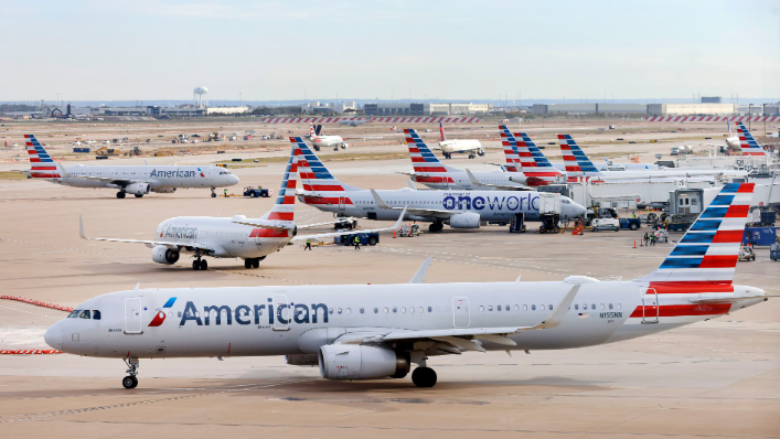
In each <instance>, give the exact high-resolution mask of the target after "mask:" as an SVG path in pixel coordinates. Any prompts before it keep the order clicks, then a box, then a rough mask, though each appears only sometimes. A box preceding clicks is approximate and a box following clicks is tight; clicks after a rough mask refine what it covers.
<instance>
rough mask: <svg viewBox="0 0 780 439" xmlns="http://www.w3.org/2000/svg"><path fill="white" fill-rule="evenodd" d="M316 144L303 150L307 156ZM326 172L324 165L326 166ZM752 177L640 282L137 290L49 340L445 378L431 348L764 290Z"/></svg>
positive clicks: (635, 320) (534, 341)
mask: <svg viewBox="0 0 780 439" xmlns="http://www.w3.org/2000/svg"><path fill="white" fill-rule="evenodd" d="M305 155H306V154H304V156H305ZM316 172H321V171H316ZM753 189H754V185H753V184H752V183H742V184H740V183H731V184H726V185H725V186H724V187H723V188H722V189H721V191H720V193H719V195H718V196H717V197H716V198H715V200H713V201H712V203H711V204H710V205H709V206H708V207H707V208H706V210H705V211H704V212H703V213H702V214H701V216H700V217H699V219H697V220H696V222H695V223H694V224H693V225H692V226H691V228H690V229H689V230H688V231H687V232H686V234H685V235H684V236H683V237H682V239H681V240H680V242H679V243H678V244H677V245H676V246H675V247H674V249H673V250H672V252H671V254H670V255H669V256H668V257H667V258H666V259H665V260H664V262H663V263H662V264H661V266H660V267H659V268H658V269H656V270H655V271H653V272H652V273H650V274H649V275H647V276H645V277H642V278H640V279H636V280H633V281H603V282H602V281H598V280H596V279H592V278H589V277H584V276H571V277H568V278H566V279H564V280H563V281H555V282H489V283H450V284H437V283H434V284H425V283H423V279H424V277H425V272H426V270H427V266H428V264H429V263H430V258H429V259H428V260H427V261H426V262H425V264H423V267H421V268H420V270H419V271H418V272H417V274H415V275H414V277H413V278H412V280H411V282H410V283H409V284H395V285H327V286H319V285H310V286H269V287H239V288H195V289H193V288H172V289H157V288H155V289H135V290H129V291H119V292H115V293H111V294H106V295H103V296H99V297H96V298H93V299H90V300H87V301H85V302H83V303H82V304H80V305H78V306H77V307H76V308H75V310H74V311H73V312H72V313H71V314H70V315H69V316H68V318H66V319H63V320H60V321H59V322H57V323H55V324H54V325H52V326H51V327H50V328H49V329H48V330H47V331H46V333H45V335H44V338H45V340H46V343H47V344H49V345H50V346H51V347H52V348H54V349H58V350H61V351H62V352H65V353H70V354H75V355H83V356H94V357H106V358H117V359H123V360H125V362H126V363H127V364H128V367H129V369H128V371H127V372H128V374H129V375H128V376H126V377H125V378H124V379H123V380H122V383H123V385H124V386H125V387H126V388H133V387H135V386H137V385H138V379H137V376H136V375H137V374H138V370H139V358H168V359H171V358H177V357H214V356H267V355H286V356H287V362H288V364H292V365H312V366H313V365H319V370H320V373H321V375H322V377H324V378H327V379H333V380H367V379H378V378H386V377H393V378H403V377H404V376H406V375H407V374H408V372H409V371H410V369H411V365H412V364H416V365H417V366H418V367H417V368H416V369H415V370H414V372H413V373H412V381H413V382H414V384H416V385H417V386H421V387H430V386H433V385H435V384H436V382H437V379H438V378H437V374H436V372H435V371H434V370H433V369H431V368H430V367H428V364H427V360H428V358H429V357H432V356H438V355H452V354H455V355H458V354H461V353H465V352H468V351H479V352H485V351H508V352H509V351H512V350H526V351H530V350H546V349H570V348H581V347H587V346H595V345H600V344H605V343H613V342H618V341H623V340H628V339H632V338H636V337H641V336H646V335H651V334H655V333H658V332H660V331H666V330H669V329H674V328H677V327H680V326H683V325H687V324H691V323H695V322H699V321H703V320H709V319H712V318H715V317H718V316H720V315H723V314H726V313H729V312H733V311H736V310H739V309H742V308H745V307H748V306H751V305H755V304H757V303H759V302H761V301H764V300H766V295H765V293H764V291H763V290H761V289H758V288H753V287H749V286H740V285H734V284H733V283H732V281H733V278H734V271H735V268H736V265H737V257H738V252H739V246H740V242H741V240H742V236H743V233H744V229H745V223H746V221H747V215H748V211H749V208H750V205H751V198H752V194H753Z"/></svg>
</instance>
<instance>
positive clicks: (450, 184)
mask: <svg viewBox="0 0 780 439" xmlns="http://www.w3.org/2000/svg"><path fill="white" fill-rule="evenodd" d="M471 174H472V175H474V177H475V178H476V179H477V181H479V182H480V183H483V184H494V185H502V186H514V187H517V188H522V187H525V185H524V184H523V183H522V182H524V181H525V177H523V176H522V175H520V174H518V173H516V172H500V171H492V172H472V173H471ZM410 178H411V179H412V180H413V181H416V182H417V183H421V184H424V185H425V186H428V187H429V188H431V189H440V190H464V191H471V190H480V191H498V190H506V189H501V188H493V187H490V186H483V185H475V184H474V183H472V181H471V179H470V178H469V175H468V174H467V173H466V172H465V171H463V172H453V171H448V172H435V173H426V172H417V173H415V174H412V175H411V176H410Z"/></svg>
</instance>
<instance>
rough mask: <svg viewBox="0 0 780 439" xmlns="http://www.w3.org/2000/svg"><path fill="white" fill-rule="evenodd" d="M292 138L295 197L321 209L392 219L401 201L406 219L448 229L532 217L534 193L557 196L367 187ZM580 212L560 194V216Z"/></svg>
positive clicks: (536, 205)
mask: <svg viewBox="0 0 780 439" xmlns="http://www.w3.org/2000/svg"><path fill="white" fill-rule="evenodd" d="M296 140H298V147H299V148H300V149H301V151H302V152H303V154H302V158H301V162H300V166H299V167H298V172H299V173H300V175H301V180H302V181H303V189H304V191H303V192H300V193H299V195H298V198H299V199H300V200H301V201H303V202H304V203H306V204H309V205H311V206H314V207H316V208H317V209H319V210H322V211H325V212H333V213H337V214H344V215H348V216H353V217H358V218H368V219H372V220H395V219H397V218H399V213H400V212H401V210H402V209H404V208H405V207H406V208H407V210H406V219H408V220H414V221H423V222H430V223H431V225H430V226H429V228H428V230H429V231H431V232H440V231H441V230H442V229H443V228H444V224H449V226H450V227H452V228H454V229H476V228H479V227H480V225H484V223H487V222H497V223H509V222H510V221H511V220H512V217H513V216H514V215H516V214H525V219H526V220H529V221H534V220H538V219H539V203H540V197H542V196H556V197H557V196H559V195H557V194H539V193H538V192H524V193H522V194H519V193H517V192H507V191H417V190H414V189H407V188H404V189H398V190H391V191H374V190H373V189H372V190H370V191H367V190H364V189H360V188H358V187H355V186H350V185H348V184H344V183H341V182H340V181H338V180H336V179H335V178H334V177H333V175H331V173H330V172H328V169H327V168H326V167H325V165H323V164H322V162H321V161H320V160H319V158H317V156H316V155H315V154H314V152H312V151H311V150H310V149H309V147H308V145H306V144H305V143H303V141H301V140H300V138H296ZM584 214H585V208H584V207H582V206H580V205H579V204H577V203H575V202H574V201H572V200H571V199H570V198H567V197H561V218H575V217H578V216H581V215H584Z"/></svg>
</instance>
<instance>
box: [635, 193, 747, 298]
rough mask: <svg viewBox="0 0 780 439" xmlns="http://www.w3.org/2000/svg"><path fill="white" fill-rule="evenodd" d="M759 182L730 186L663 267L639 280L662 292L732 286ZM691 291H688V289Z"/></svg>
mask: <svg viewBox="0 0 780 439" xmlns="http://www.w3.org/2000/svg"><path fill="white" fill-rule="evenodd" d="M754 187H755V183H729V184H726V185H725V186H723V189H721V191H720V193H719V194H718V196H716V197H715V199H714V200H713V201H712V203H710V205H709V206H707V209H705V210H704V212H702V214H701V215H699V218H698V219H697V220H696V221H695V222H694V223H693V225H691V228H690V229H688V231H687V232H686V233H685V235H684V236H683V237H682V239H681V240H680V242H678V243H677V245H676V246H675V247H674V249H673V250H672V252H671V253H670V254H669V256H668V257H667V258H666V260H664V262H663V263H662V264H661V266H660V267H659V268H658V269H657V270H655V271H653V272H652V273H650V274H649V275H647V276H645V277H643V278H641V279H639V280H640V281H648V282H650V287H651V288H656V290H658V293H659V294H661V293H662V291H661V290H659V288H661V289H664V290H665V291H664V292H674V289H676V288H679V289H684V290H680V291H679V292H686V293H691V292H699V291H694V290H696V289H697V288H701V289H703V290H702V291H710V292H712V291H713V286H715V285H728V286H730V285H731V282H732V280H733V279H734V270H735V269H736V267H737V258H738V255H739V246H740V244H741V242H742V237H743V235H744V234H745V224H746V223H747V216H748V212H749V210H750V204H751V201H752V198H753V189H754ZM686 288H687V289H686Z"/></svg>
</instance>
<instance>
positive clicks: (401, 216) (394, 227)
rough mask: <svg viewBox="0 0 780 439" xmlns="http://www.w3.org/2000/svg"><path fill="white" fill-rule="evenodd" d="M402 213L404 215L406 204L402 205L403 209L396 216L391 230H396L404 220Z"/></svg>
mask: <svg viewBox="0 0 780 439" xmlns="http://www.w3.org/2000/svg"><path fill="white" fill-rule="evenodd" d="M404 215H406V206H404V210H402V211H401V215H400V216H399V217H398V221H396V222H395V225H394V226H393V230H395V231H397V230H398V229H400V228H401V224H402V223H403V222H404Z"/></svg>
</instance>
